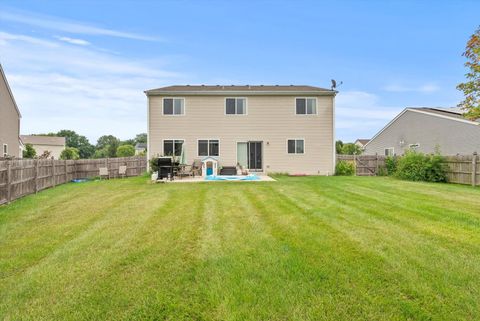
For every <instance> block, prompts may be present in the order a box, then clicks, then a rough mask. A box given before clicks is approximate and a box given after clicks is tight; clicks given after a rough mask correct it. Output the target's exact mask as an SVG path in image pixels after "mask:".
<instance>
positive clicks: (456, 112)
mask: <svg viewBox="0 0 480 321" xmlns="http://www.w3.org/2000/svg"><path fill="white" fill-rule="evenodd" d="M408 108H409V109H416V110H421V111H424V112H427V113H431V114H437V115H443V116H448V117H453V118H459V119H466V118H465V117H464V116H463V111H462V109H461V108H458V107H449V108H443V107H408Z"/></svg>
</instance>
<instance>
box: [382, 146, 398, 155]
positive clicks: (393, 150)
mask: <svg viewBox="0 0 480 321" xmlns="http://www.w3.org/2000/svg"><path fill="white" fill-rule="evenodd" d="M387 149H388V150H390V149H391V150H392V155H386V154H385V151H386V150H387ZM383 153H384V154H385V156H395V148H394V147H387V148H385V150H384V151H383Z"/></svg>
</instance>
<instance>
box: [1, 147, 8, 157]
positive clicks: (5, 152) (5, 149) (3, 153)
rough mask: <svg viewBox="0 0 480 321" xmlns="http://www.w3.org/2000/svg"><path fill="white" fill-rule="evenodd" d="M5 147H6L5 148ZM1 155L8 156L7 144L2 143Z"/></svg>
mask: <svg viewBox="0 0 480 321" xmlns="http://www.w3.org/2000/svg"><path fill="white" fill-rule="evenodd" d="M5 147H6V148H5ZM2 155H3V157H7V156H8V144H3V147H2Z"/></svg>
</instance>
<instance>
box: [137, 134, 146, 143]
mask: <svg viewBox="0 0 480 321" xmlns="http://www.w3.org/2000/svg"><path fill="white" fill-rule="evenodd" d="M138 143H141V144H146V143H147V133H141V134H138V135H137V136H135V144H138Z"/></svg>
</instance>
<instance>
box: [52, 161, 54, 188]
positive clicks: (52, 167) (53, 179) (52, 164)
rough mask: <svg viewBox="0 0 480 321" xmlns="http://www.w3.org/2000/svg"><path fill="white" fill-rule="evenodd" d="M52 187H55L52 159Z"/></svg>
mask: <svg viewBox="0 0 480 321" xmlns="http://www.w3.org/2000/svg"><path fill="white" fill-rule="evenodd" d="M52 187H55V160H54V159H53V158H52Z"/></svg>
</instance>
